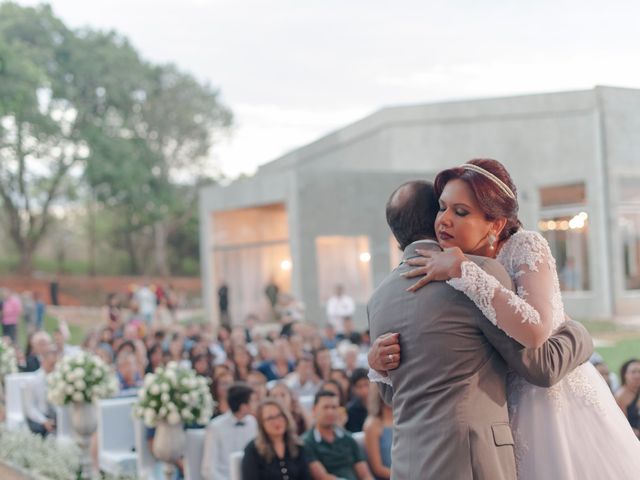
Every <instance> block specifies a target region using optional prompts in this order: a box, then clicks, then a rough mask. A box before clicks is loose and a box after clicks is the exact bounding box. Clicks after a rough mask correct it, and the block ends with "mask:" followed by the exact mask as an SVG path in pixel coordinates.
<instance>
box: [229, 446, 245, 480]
mask: <svg viewBox="0 0 640 480" xmlns="http://www.w3.org/2000/svg"><path fill="white" fill-rule="evenodd" d="M243 457H244V452H233V453H232V454H231V456H230V458H229V461H230V463H231V468H230V471H231V480H242V458H243Z"/></svg>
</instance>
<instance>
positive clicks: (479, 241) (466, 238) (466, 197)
mask: <svg viewBox="0 0 640 480" xmlns="http://www.w3.org/2000/svg"><path fill="white" fill-rule="evenodd" d="M496 223H497V222H493V221H490V220H487V218H486V216H485V214H484V212H483V211H482V210H480V207H479V206H478V202H477V201H476V198H475V196H474V194H473V191H472V190H471V189H470V188H469V186H468V185H467V184H466V182H464V181H462V180H459V179H455V180H451V181H450V182H448V183H447V184H446V185H445V187H444V189H443V190H442V195H440V211H439V212H438V215H437V216H436V223H435V228H436V235H437V236H438V242H439V243H440V245H441V246H442V247H444V248H448V247H459V248H460V250H462V251H463V252H464V253H470V254H474V255H483V256H495V250H491V248H489V240H488V238H489V234H490V233H493V234H494V235H495V236H496V238H497V237H498V234H497V233H499V230H497V225H496ZM496 232H497V233H496ZM496 246H497V245H496Z"/></svg>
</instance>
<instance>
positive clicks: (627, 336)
mask: <svg viewBox="0 0 640 480" xmlns="http://www.w3.org/2000/svg"><path fill="white" fill-rule="evenodd" d="M582 323H583V324H584V326H585V327H587V330H589V332H590V333H591V335H592V336H593V338H594V340H595V343H596V349H595V350H596V352H598V353H599V354H600V355H602V358H604V361H605V362H606V364H607V365H608V366H609V370H610V371H612V372H615V373H617V374H619V373H620V366H621V365H622V364H623V363H624V362H625V361H627V360H629V359H630V358H633V357H636V358H640V329H637V328H632V327H629V326H625V325H618V324H613V323H611V322H606V321H589V320H585V321H582Z"/></svg>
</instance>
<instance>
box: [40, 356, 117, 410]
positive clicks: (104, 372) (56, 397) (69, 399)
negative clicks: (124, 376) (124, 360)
mask: <svg viewBox="0 0 640 480" xmlns="http://www.w3.org/2000/svg"><path fill="white" fill-rule="evenodd" d="M47 381H48V385H49V390H48V398H49V401H50V402H51V403H53V404H54V405H67V404H70V403H74V402H86V403H91V402H94V401H95V400H99V399H101V398H107V397H110V396H112V395H114V394H116V393H117V392H118V381H117V380H116V377H115V375H114V374H113V373H112V372H111V369H110V368H109V366H108V365H107V364H106V363H104V362H103V361H102V359H101V358H100V357H98V356H96V355H91V354H89V353H86V352H80V353H78V354H77V355H71V356H68V357H64V358H63V359H62V360H60V361H59V362H58V364H57V365H56V368H55V370H54V371H53V372H51V373H50V374H49V376H48V379H47Z"/></svg>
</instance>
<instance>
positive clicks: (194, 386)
mask: <svg viewBox="0 0 640 480" xmlns="http://www.w3.org/2000/svg"><path fill="white" fill-rule="evenodd" d="M208 384H209V381H208V380H207V379H206V378H204V377H201V376H199V375H196V372H195V371H194V370H192V369H190V368H181V367H179V366H178V364H177V363H176V362H169V363H168V364H167V367H166V368H158V369H157V370H156V372H155V373H148V374H147V375H145V377H144V385H143V386H142V388H141V389H140V391H139V392H138V402H137V404H136V407H135V410H134V411H135V413H136V415H137V416H138V417H140V418H141V419H142V420H143V421H144V423H145V424H146V425H147V426H149V427H155V426H156V425H157V424H158V422H160V421H166V422H168V423H169V424H170V425H177V424H178V423H180V422H184V423H187V424H193V423H197V424H199V425H206V424H207V423H208V422H209V419H210V418H211V415H213V407H214V401H213V398H211V392H210V391H209V385H208Z"/></svg>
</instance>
